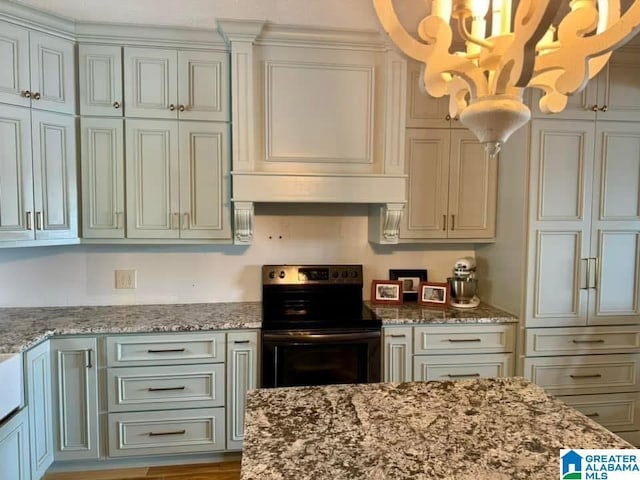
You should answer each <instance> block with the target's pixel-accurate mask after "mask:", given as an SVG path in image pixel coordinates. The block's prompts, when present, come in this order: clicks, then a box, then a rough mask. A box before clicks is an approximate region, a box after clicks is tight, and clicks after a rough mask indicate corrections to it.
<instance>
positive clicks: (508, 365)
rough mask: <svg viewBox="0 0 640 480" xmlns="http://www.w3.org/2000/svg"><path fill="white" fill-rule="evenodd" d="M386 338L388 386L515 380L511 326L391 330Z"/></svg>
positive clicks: (385, 363) (438, 326)
mask: <svg viewBox="0 0 640 480" xmlns="http://www.w3.org/2000/svg"><path fill="white" fill-rule="evenodd" d="M383 338H384V340H383V341H384V345H383V352H384V359H383V363H384V365H383V379H384V381H385V382H406V381H411V380H414V381H425V380H461V379H468V378H485V377H505V376H510V375H513V371H514V354H513V351H514V346H515V342H514V326H513V325H504V324H487V325H477V324H476V325H470V324H460V325H454V326H452V325H428V326H425V325H418V326H415V327H406V326H402V327H400V326H392V327H384V329H383Z"/></svg>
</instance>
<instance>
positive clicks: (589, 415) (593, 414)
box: [584, 412, 600, 417]
mask: <svg viewBox="0 0 640 480" xmlns="http://www.w3.org/2000/svg"><path fill="white" fill-rule="evenodd" d="M584 415H585V416H586V417H599V416H600V414H599V413H598V412H593V413H585V414H584Z"/></svg>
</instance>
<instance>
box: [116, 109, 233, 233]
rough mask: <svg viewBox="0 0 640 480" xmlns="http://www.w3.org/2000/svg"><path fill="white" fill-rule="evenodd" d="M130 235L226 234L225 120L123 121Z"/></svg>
mask: <svg viewBox="0 0 640 480" xmlns="http://www.w3.org/2000/svg"><path fill="white" fill-rule="evenodd" d="M125 131H126V133H125V138H126V161H125V165H126V166H125V174H126V197H127V204H126V226H127V237H128V238H140V239H229V238H231V226H230V218H229V217H230V215H229V205H228V203H229V126H228V125H227V124H223V123H206V122H176V121H171V120H129V119H127V120H126V121H125Z"/></svg>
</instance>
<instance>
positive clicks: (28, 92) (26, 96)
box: [20, 90, 31, 98]
mask: <svg viewBox="0 0 640 480" xmlns="http://www.w3.org/2000/svg"><path fill="white" fill-rule="evenodd" d="M20 95H22V96H23V97H25V98H31V92H30V91H29V90H23V91H22V92H20Z"/></svg>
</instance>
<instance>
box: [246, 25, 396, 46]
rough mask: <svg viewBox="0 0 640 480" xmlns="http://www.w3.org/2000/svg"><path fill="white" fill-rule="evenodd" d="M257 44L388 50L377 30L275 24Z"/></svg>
mask: <svg viewBox="0 0 640 480" xmlns="http://www.w3.org/2000/svg"><path fill="white" fill-rule="evenodd" d="M256 44H257V45H265V46H266V45H282V46H296V47H315V48H330V49H339V48H345V49H357V50H369V51H380V52H382V51H385V50H386V49H387V48H388V47H387V46H386V42H385V37H384V36H383V35H381V34H380V33H379V32H378V31H377V30H352V29H342V28H325V27H313V26H307V25H276V24H273V23H266V24H265V26H264V28H263V30H262V32H261V34H260V36H259V37H258V38H257V40H256Z"/></svg>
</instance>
